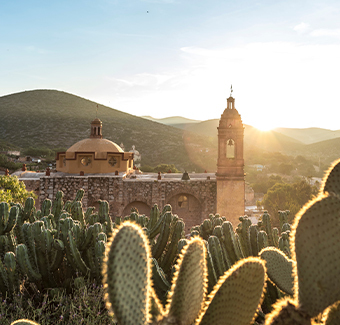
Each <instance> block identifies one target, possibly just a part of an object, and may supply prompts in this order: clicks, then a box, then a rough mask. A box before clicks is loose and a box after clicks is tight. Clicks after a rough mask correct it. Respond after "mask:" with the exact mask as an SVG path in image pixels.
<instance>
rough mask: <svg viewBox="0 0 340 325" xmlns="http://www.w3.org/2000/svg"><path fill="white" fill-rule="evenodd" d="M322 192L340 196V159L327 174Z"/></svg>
mask: <svg viewBox="0 0 340 325" xmlns="http://www.w3.org/2000/svg"><path fill="white" fill-rule="evenodd" d="M320 192H321V193H334V194H336V195H340V159H338V160H336V161H335V162H333V164H332V165H331V166H330V168H329V169H328V171H327V172H326V174H325V176H324V179H323V182H322V186H321V190H320Z"/></svg>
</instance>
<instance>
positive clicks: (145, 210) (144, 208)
mask: <svg viewBox="0 0 340 325" xmlns="http://www.w3.org/2000/svg"><path fill="white" fill-rule="evenodd" d="M131 208H137V209H138V212H139V214H145V215H146V216H148V217H149V216H150V211H151V208H150V206H149V205H148V204H146V203H145V202H143V201H132V202H130V203H129V204H128V205H127V206H125V208H124V210H123V213H122V216H127V215H129V214H130V213H131Z"/></svg>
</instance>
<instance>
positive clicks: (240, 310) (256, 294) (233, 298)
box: [197, 257, 266, 325]
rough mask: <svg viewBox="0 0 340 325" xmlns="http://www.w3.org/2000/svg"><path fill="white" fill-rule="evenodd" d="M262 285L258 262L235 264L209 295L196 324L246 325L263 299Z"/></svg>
mask: <svg viewBox="0 0 340 325" xmlns="http://www.w3.org/2000/svg"><path fill="white" fill-rule="evenodd" d="M265 282H266V268H265V265H264V263H263V262H261V260H260V259H259V258H256V257H248V258H246V259H243V260H241V261H239V262H238V263H236V264H235V265H234V266H233V267H232V268H231V269H229V270H228V271H227V272H226V273H225V274H224V275H223V277H222V278H221V279H220V281H219V282H218V284H217V285H216V286H215V288H214V290H213V291H212V292H211V294H210V295H209V297H208V300H207V304H206V307H205V310H204V312H203V313H202V315H201V316H200V318H201V319H199V320H198V322H197V324H200V325H209V324H214V325H223V324H238V325H249V324H250V323H251V321H252V320H254V317H255V311H256V310H257V309H258V308H259V306H260V304H261V301H262V299H263V288H264V285H265Z"/></svg>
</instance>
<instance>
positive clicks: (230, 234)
mask: <svg viewBox="0 0 340 325" xmlns="http://www.w3.org/2000/svg"><path fill="white" fill-rule="evenodd" d="M222 232H223V237H224V246H225V248H226V250H227V253H228V257H229V260H230V262H231V263H232V264H235V263H236V262H237V261H238V260H240V259H242V258H243V257H244V256H243V254H242V252H241V251H240V248H239V246H238V243H237V240H236V236H235V233H234V230H233V225H232V224H231V222H230V221H225V222H223V224H222Z"/></svg>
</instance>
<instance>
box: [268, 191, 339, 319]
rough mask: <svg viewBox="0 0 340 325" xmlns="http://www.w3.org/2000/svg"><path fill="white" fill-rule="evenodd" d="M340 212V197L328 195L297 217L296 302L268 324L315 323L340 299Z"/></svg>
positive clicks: (294, 240) (286, 302)
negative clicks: (312, 320)
mask: <svg viewBox="0 0 340 325" xmlns="http://www.w3.org/2000/svg"><path fill="white" fill-rule="evenodd" d="M339 209H340V199H339V197H338V196H337V195H333V194H328V193H326V194H320V195H319V197H318V198H316V199H314V200H313V201H311V202H309V203H308V204H307V205H305V207H303V208H302V209H301V210H300V212H299V213H298V214H297V216H296V219H295V222H294V225H293V232H292V234H291V245H292V257H293V260H294V263H293V275H294V299H292V300H287V299H286V300H283V301H281V302H280V303H279V304H278V305H277V306H275V310H274V311H273V312H272V313H271V314H270V315H269V316H268V318H267V319H266V325H275V324H282V322H284V324H293V322H294V324H311V319H312V318H314V317H316V316H317V315H319V314H321V313H323V312H324V310H325V309H326V308H328V307H329V306H331V305H332V304H334V303H335V302H337V301H338V300H340V289H339V288H338V283H339V281H338V274H339V272H338V271H337V270H338V269H339V268H340V258H337V257H338V255H339V254H338V252H339V249H340V243H339V241H338V234H339V232H340V223H339ZM320 216H321V217H320Z"/></svg>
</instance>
